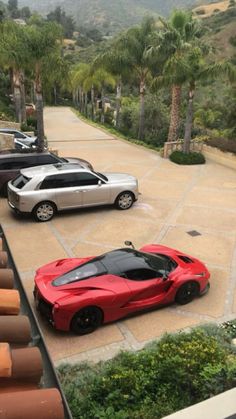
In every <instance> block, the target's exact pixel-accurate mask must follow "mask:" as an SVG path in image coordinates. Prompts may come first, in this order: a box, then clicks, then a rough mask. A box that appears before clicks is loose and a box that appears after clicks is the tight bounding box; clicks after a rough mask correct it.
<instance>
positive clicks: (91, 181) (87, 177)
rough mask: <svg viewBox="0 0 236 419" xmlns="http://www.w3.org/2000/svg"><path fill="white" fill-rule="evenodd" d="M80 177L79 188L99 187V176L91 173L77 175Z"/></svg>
mask: <svg viewBox="0 0 236 419" xmlns="http://www.w3.org/2000/svg"><path fill="white" fill-rule="evenodd" d="M77 177H78V184H77V185H78V186H88V185H97V184H98V182H99V179H98V178H97V176H94V175H92V174H91V173H88V172H85V173H79V174H77Z"/></svg>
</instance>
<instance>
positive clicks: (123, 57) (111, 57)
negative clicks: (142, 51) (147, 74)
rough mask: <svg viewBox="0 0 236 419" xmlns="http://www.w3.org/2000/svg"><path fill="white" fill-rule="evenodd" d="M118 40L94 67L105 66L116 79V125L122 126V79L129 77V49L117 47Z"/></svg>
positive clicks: (97, 59) (95, 61)
mask: <svg viewBox="0 0 236 419" xmlns="http://www.w3.org/2000/svg"><path fill="white" fill-rule="evenodd" d="M116 44H117V40H116V41H115V42H113V44H112V45H110V47H109V49H108V50H107V51H106V52H104V53H102V54H100V55H98V56H97V57H96V58H95V60H94V62H93V67H94V68H98V67H101V68H104V69H105V70H107V71H108V72H109V73H110V74H112V75H113V76H114V78H115V80H116V117H115V126H116V127H117V128H119V126H120V109H121V98H122V81H123V80H124V79H126V80H127V79H128V76H129V65H128V63H129V59H128V57H127V51H124V50H118V49H117V45H116Z"/></svg>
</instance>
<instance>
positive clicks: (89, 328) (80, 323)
mask: <svg viewBox="0 0 236 419" xmlns="http://www.w3.org/2000/svg"><path fill="white" fill-rule="evenodd" d="M102 320H103V314H102V311H101V310H100V309H99V308H98V307H92V306H90V307H85V308H82V309H81V310H80V311H79V312H78V313H77V314H75V316H74V317H73V319H72V321H71V330H72V331H73V332H74V333H76V334H77V335H86V334H87V333H91V332H94V330H96V329H97V328H98V327H99V326H100V325H101V324H102Z"/></svg>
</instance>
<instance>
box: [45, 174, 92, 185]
mask: <svg viewBox="0 0 236 419" xmlns="http://www.w3.org/2000/svg"><path fill="white" fill-rule="evenodd" d="M98 182H99V178H97V176H94V175H93V174H91V173H86V172H85V173H62V174H58V175H51V176H46V177H45V179H44V180H43V181H42V183H41V186H40V189H54V188H71V187H75V186H87V185H97V184H98Z"/></svg>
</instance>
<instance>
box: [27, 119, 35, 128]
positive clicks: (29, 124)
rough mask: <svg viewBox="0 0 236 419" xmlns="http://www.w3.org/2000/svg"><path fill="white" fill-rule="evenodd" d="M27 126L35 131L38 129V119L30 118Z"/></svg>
mask: <svg viewBox="0 0 236 419" xmlns="http://www.w3.org/2000/svg"><path fill="white" fill-rule="evenodd" d="M26 125H27V126H28V127H31V128H33V129H37V119H36V117H35V116H28V118H27V120H26Z"/></svg>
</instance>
